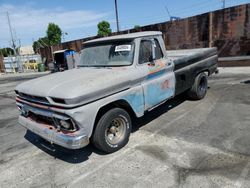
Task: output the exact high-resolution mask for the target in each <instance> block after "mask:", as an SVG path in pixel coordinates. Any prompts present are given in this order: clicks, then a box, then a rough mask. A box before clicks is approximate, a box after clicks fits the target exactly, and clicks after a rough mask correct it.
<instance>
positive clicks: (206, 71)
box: [196, 69, 210, 76]
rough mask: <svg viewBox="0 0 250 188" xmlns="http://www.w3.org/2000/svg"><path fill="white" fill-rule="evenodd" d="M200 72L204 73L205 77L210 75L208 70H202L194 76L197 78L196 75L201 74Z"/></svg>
mask: <svg viewBox="0 0 250 188" xmlns="http://www.w3.org/2000/svg"><path fill="white" fill-rule="evenodd" d="M202 72H204V73H206V74H207V76H209V75H210V71H209V70H208V69H206V70H202V71H200V72H198V73H197V74H196V76H198V75H199V74H200V73H202Z"/></svg>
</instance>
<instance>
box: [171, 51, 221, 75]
mask: <svg viewBox="0 0 250 188" xmlns="http://www.w3.org/2000/svg"><path fill="white" fill-rule="evenodd" d="M216 54H217V49H216V48H198V49H187V50H169V51H167V57H168V58H170V59H171V60H173V62H174V64H175V69H174V70H175V71H176V70H179V69H181V68H183V67H186V66H188V65H191V64H193V63H197V62H199V61H202V60H204V59H206V58H209V57H212V56H214V55H216Z"/></svg>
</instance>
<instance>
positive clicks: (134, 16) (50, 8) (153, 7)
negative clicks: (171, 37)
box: [0, 0, 250, 48]
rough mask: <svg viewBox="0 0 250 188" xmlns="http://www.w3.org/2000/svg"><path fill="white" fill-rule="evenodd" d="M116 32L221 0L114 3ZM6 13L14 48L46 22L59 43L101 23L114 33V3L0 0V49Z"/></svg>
mask: <svg viewBox="0 0 250 188" xmlns="http://www.w3.org/2000/svg"><path fill="white" fill-rule="evenodd" d="M225 1H226V7H231V6H235V5H240V4H246V3H250V0H225ZM117 2H118V15H119V21H120V23H119V25H120V30H126V29H130V28H133V27H134V26H135V25H140V26H144V25H149V24H153V23H159V22H164V21H168V20H169V14H168V13H167V11H166V7H167V9H168V10H169V13H170V15H171V16H177V17H180V18H185V17H189V16H194V15H197V14H201V13H205V12H209V11H213V10H218V9H221V7H222V0H137V1H136V0H117ZM7 11H8V13H9V17H10V22H11V26H12V29H13V35H14V39H15V40H16V43H17V45H19V44H20V45H21V46H26V45H32V43H33V41H35V40H37V39H38V38H39V37H44V36H45V35H46V29H47V25H48V23H50V22H53V23H56V24H58V25H59V26H60V28H61V29H62V31H63V33H67V35H66V34H64V35H63V39H62V40H63V41H70V40H76V39H80V38H84V37H89V36H95V35H96V33H97V24H98V22H100V21H102V20H106V21H108V22H109V23H110V25H111V29H112V31H116V20H115V8H114V0H71V1H62V0H33V1H32V0H0V48H3V47H9V46H10V41H11V36H10V31H9V27H8V21H7V16H6V12H7Z"/></svg>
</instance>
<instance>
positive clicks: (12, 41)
mask: <svg viewBox="0 0 250 188" xmlns="http://www.w3.org/2000/svg"><path fill="white" fill-rule="evenodd" d="M6 14H7V19H8V24H9V29H10V36H11V43H12V44H11V45H12V47H13V50H14V54H15V56H16V55H17V53H16V44H15V41H14V37H13V33H12V28H11V24H10V17H9V12H8V11H7V12H6Z"/></svg>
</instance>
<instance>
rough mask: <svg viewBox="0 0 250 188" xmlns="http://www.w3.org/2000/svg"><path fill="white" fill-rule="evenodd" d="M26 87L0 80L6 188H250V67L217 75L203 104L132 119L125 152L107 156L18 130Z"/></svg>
mask: <svg viewBox="0 0 250 188" xmlns="http://www.w3.org/2000/svg"><path fill="white" fill-rule="evenodd" d="M28 79H29V78H28ZM25 80H27V78H25V79H20V78H18V79H15V78H11V79H9V78H7V77H6V78H5V79H0V152H1V155H0V187H1V188H2V187H8V188H9V187H190V188H193V187H213V188H214V187H239V188H240V187H242V188H243V187H249V186H250V68H225V69H220V74H218V75H214V76H212V77H211V78H210V79H209V90H208V93H207V96H206V97H205V98H204V99H203V100H200V101H190V100H188V99H187V98H186V97H185V96H183V95H182V96H179V97H177V98H175V99H173V100H170V101H168V102H166V103H165V104H163V105H161V106H160V107H158V108H156V109H154V110H153V111H151V112H148V113H147V114H145V116H144V117H143V118H140V119H135V120H134V121H133V123H134V126H133V133H132V134H131V137H130V141H129V143H128V145H127V146H125V147H124V148H123V149H121V150H120V151H118V152H116V153H113V154H109V155H105V154H103V153H101V152H99V151H98V150H96V149H95V148H94V147H93V146H91V145H89V146H87V147H86V148H83V149H80V150H73V151H72V150H66V149H63V148H61V147H59V146H52V145H50V144H49V143H47V142H46V141H44V140H43V139H41V138H40V137H38V136H36V135H34V134H33V133H31V132H27V131H26V130H25V128H23V127H21V126H20V125H18V123H17V117H18V114H19V113H18V110H17V108H16V106H15V96H14V92H13V89H14V87H15V86H16V85H17V84H18V83H21V82H23V81H25Z"/></svg>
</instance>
